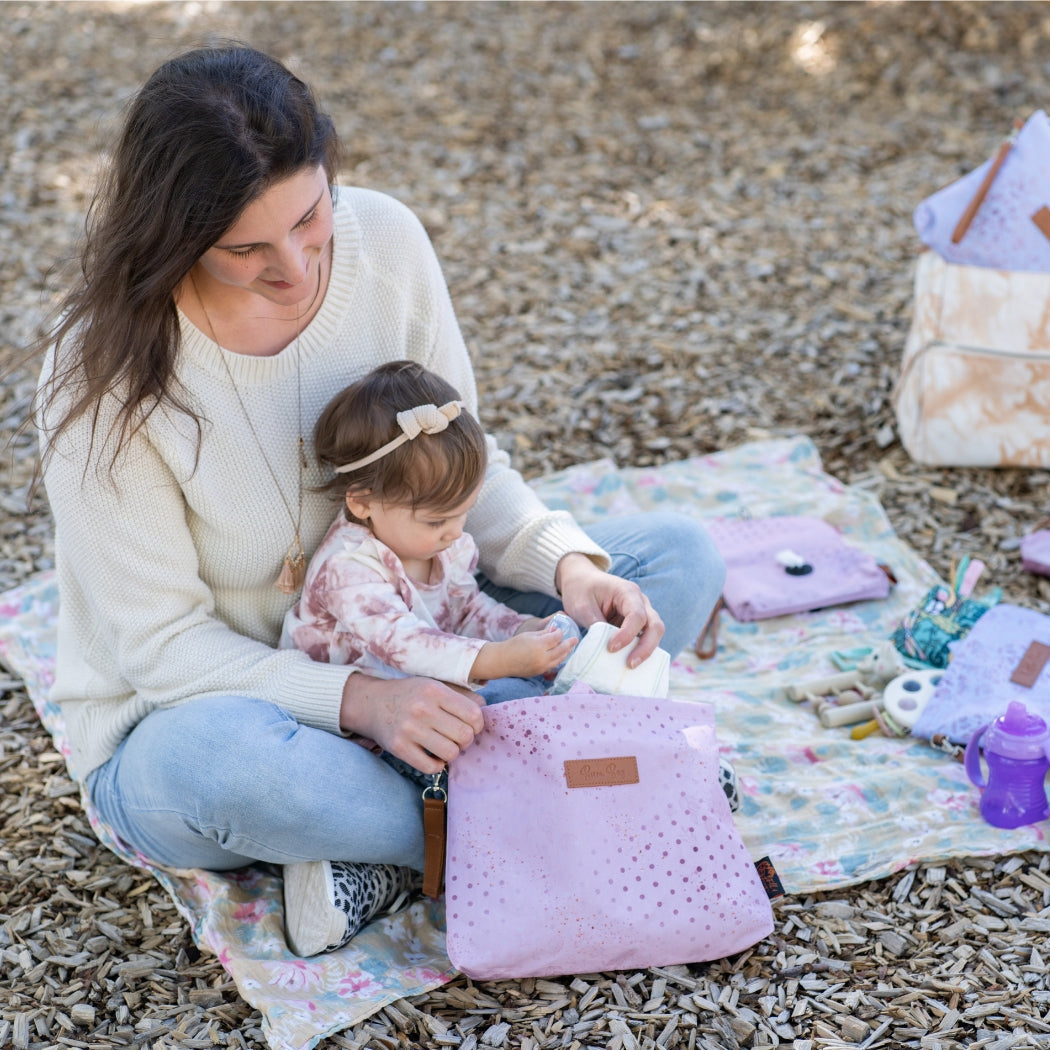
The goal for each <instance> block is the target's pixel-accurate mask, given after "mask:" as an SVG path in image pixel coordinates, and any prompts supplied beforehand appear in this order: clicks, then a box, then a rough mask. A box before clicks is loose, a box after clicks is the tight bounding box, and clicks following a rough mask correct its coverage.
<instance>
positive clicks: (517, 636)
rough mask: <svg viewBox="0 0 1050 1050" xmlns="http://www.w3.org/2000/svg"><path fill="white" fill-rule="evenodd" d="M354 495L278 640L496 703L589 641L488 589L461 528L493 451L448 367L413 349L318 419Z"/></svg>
mask: <svg viewBox="0 0 1050 1050" xmlns="http://www.w3.org/2000/svg"><path fill="white" fill-rule="evenodd" d="M314 446H315V450H316V454H317V457H318V459H319V460H320V461H321V462H322V463H328V464H330V465H331V466H332V467H334V469H335V472H336V477H335V479H334V480H333V481H332V482H330V483H329V485H328V486H327V488H328V490H330V491H331V492H332V493H333V494H334V495H337V496H338V497H339V499H340V501H341V502H342V503H343V511H342V513H341V514H340V515H339V516H338V518H337V519H336V521H335V523H334V524H333V525H332V527H331V528H330V529H329V531H328V533H327V535H326V536H325V538H324V540H323V541H322V542H321V545H320V546H319V547H318V549H317V552H316V553H315V555H314V557H313V559H312V560H311V562H310V566H309V568H308V569H307V573H306V580H305V583H304V586H303V593H302V597H301V598H300V600H299V602H298V603H297V604H296V605H295V606H294V607H293V608H292V609H291V610H290V611H289V613H288V615H287V617H286V618H285V622H284V630H283V633H282V638H281V645H282V646H283V647H285V648H290V647H295V648H297V649H302V650H303V651H305V652H306V653H308V654H309V655H310V656H311V657H312V658H313V659H314V660H320V661H324V662H327V663H338V664H347V665H352V666H354V667H356V668H358V669H359V670H361V671H363V672H365V673H367V674H370V675H374V676H376V677H380V678H395V677H410V676H421V677H426V678H436V679H440V680H441V681H444V682H447V683H449V684H451V685H456V686H460V687H464V688H469V689H476V690H477V691H478V692H479V693H480V694H481V695H482V696H483V697H484V699H485V702H486V703H488V704H491V703H498V702H500V701H503V700H509V699H513V698H516V697H524V696H536V695H538V694H540V693H543V692H545V691H546V689H547V688H548V687H549V685H550V681H551V679H552V678H553V676H554V673H555V672H556V670H557V668H558V667H559V666H560V665H561V664H562V663H564V661H565V659H566V657H567V656H568V655H569V653H570V652H571V651H572V649H573V647H574V646H575V644H576V642H577V641H578V640H579V629H578V628H577V627H576V625H575V624H574V623H572V621H571V620H569V618H568V617H566V616H564V615H563V614H559V615H558V616H557V623H552V622H551V621H552V620H553V619H554V618H553V617H546V618H544V619H540V618H537V617H532V616H525V615H522V614H521V613H518V612H515V611H514V610H513V609H510V608H508V607H507V606H506V605H503V604H501V603H499V602H497V601H496V600H495V599H493V598H490V597H489V596H488V595H486V594H484V593H483V592H482V591H481V590H480V589H479V587H478V585H477V582H476V580H475V578H474V570H475V568H476V566H477V561H478V549H477V546H476V545H475V543H474V540H473V539H472V538H471V536H470V534H469V533H466V532H464V531H463V526H464V522H465V520H466V516H467V512H468V511H469V510H470V508H471V507H472V506H473V504H474V501H475V500H476V498H477V495H478V492H479V490H480V488H481V483H482V480H483V478H484V474H485V467H486V462H487V456H486V449H485V437H484V432H483V431H482V429H481V425H480V424H479V423H478V421H477V420H476V419H474V418H473V417H472V416H471V415H470V414H469V413H467V412H465V411H463V408H462V403H461V402H460V400H459V395H458V393H457V392H456V390H455V389H453V387H451V386H450V385H449V384H448V383H446V382H445V381H444V380H443V379H441V378H439V377H438V376H436V375H434V374H433V373H432V372H428V371H427V370H426V369H424V368H421V367H420V366H419V365H416V364H413V363H412V362H409V361H394V362H391V363H389V364H386V365H383V366H381V367H379V368H377V369H376V370H375V371H373V372H370V373H369V374H368V375H366V376H365V377H364V378H363V379H361V380H359V381H358V382H356V383H354V384H352V385H351V386H349V387H347V388H346V389H345V390H343V391H342V392H341V393H339V394H338V395H336V397H335V398H333V399H332V401H331V402H330V403H329V404H328V406H327V407H326V408H325V410H324V412H323V413H322V414H321V417H320V419H319V420H318V422H317V426H316V429H315V431H314Z"/></svg>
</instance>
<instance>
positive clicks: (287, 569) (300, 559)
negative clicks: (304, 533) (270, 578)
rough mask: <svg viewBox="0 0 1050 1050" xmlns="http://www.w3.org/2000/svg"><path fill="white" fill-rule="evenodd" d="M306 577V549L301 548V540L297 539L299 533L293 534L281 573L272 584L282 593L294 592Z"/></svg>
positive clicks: (300, 586) (299, 587)
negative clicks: (293, 537)
mask: <svg viewBox="0 0 1050 1050" xmlns="http://www.w3.org/2000/svg"><path fill="white" fill-rule="evenodd" d="M305 579H306V551H304V550H303V541H302V540H301V539H299V533H298V532H297V533H296V534H295V539H294V540H293V541H292V545H291V546H290V547H289V548H288V553H287V554H286V555H285V556H284V564H283V565H282V566H281V574H280V575H279V576H278V577H277V579H276V581H275V582H274V586H275V587H276V588H277V589H278V590H279V591H280V592H281V593H282V594H296V593H297V592H298V591H299V590H300V589H301V588H302V586H303V580H305Z"/></svg>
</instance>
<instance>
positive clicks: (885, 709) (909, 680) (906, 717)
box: [879, 669, 944, 736]
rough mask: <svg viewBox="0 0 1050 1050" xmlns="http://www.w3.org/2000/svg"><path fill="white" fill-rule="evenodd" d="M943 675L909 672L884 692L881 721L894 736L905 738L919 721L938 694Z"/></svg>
mask: <svg viewBox="0 0 1050 1050" xmlns="http://www.w3.org/2000/svg"><path fill="white" fill-rule="evenodd" d="M943 673H944V672H943V671H941V670H939V669H933V670H929V671H908V672H906V673H905V674H902V675H899V676H898V677H896V678H894V679H893V681H892V682H890V683H888V684H887V686H886V688H885V689H883V691H882V711H881V712H879V721H880V723H881V722H884V723H885V725H883V728H884V729H886V730H888V731H889V732H890V734H891V735H893V736H905V735H906V734H907V733H909V732H910V731H911V730H912V729H913V728H914V726H915V723H916V722H918V720H919V715H921V714H922V712H923V709H924V708H925V707H926V705H927V704H928V703H929V702H930V699H931V698H932V697H933V694H934V693H935V692H936V690H937V683H938V682H939V681H940V680H941V675H942V674H943Z"/></svg>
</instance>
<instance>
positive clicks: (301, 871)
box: [284, 860, 421, 957]
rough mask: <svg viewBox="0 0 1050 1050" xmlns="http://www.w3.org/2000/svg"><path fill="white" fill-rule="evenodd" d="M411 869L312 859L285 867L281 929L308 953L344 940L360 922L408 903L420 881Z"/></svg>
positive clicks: (295, 948)
mask: <svg viewBox="0 0 1050 1050" xmlns="http://www.w3.org/2000/svg"><path fill="white" fill-rule="evenodd" d="M420 878H421V877H420V875H419V873H418V872H416V871H413V870H412V869H411V868H399V867H396V866H395V865H393V864H353V863H349V862H343V861H327V860H315V861H304V862H302V863H300V864H286V865H285V866H284V932H285V939H286V940H287V942H288V947H289V948H291V950H292V951H293V952H295V954H296V955H298V956H301V957H306V956H310V955H317V954H318V953H319V952H329V951H332V950H334V949H335V948H339V947H342V945H344V944H346V942H347V941H348V940H350V938H351V937H353V936H354V934H356V933H357V931H358V930H360V929H361V927H362V926H365V925H367V924H368V923H369V922H370V921H371V920H372V919H374V918H376V917H377V916H378V915H380V914H382V913H383V912H385V911H392V910H396V909H397V908H398V907H401V906H403V905H404V903H406V902H407V899H408V897H409V895H410V894H411V893H412V891H413V890H414V889H417V888H418V887H419V885H420Z"/></svg>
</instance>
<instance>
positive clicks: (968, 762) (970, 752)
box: [964, 723, 990, 788]
mask: <svg viewBox="0 0 1050 1050" xmlns="http://www.w3.org/2000/svg"><path fill="white" fill-rule="evenodd" d="M989 724H990V723H989ZM987 728H988V726H981V728H980V729H978V730H977V732H976V733H974V735H973V736H972V737H970V742H969V743H968V744H967V745H966V754H965V757H964V763H965V766H966V775H967V776H968V777H969V778H970V783H972V784H976V785H977V786H978V787H980V788H983V787H987V786H988V781H987V780H985V779H984V774H983V773H982V772H981V737H982V736H984V731H985V730H986V729H987Z"/></svg>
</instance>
